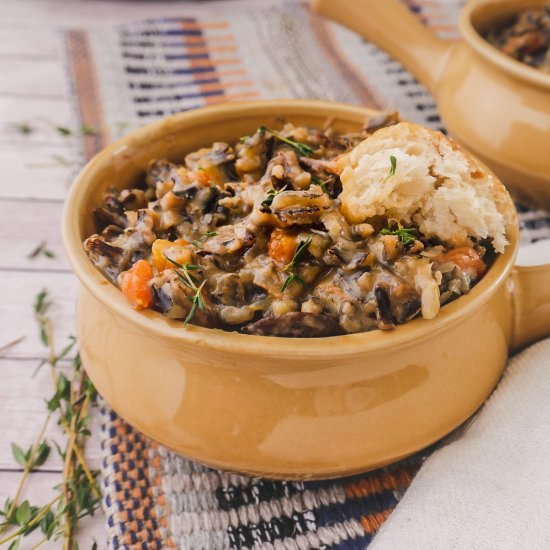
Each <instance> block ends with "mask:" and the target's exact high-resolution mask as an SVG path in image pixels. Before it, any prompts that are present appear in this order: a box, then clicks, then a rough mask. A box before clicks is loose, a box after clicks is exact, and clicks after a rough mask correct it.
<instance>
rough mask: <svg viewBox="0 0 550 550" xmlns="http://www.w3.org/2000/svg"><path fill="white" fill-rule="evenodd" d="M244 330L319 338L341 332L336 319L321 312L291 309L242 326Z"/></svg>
mask: <svg viewBox="0 0 550 550" xmlns="http://www.w3.org/2000/svg"><path fill="white" fill-rule="evenodd" d="M243 330H244V332H246V333H248V334H256V335H258V336H283V337H287V338H320V337H322V336H336V335H338V334H342V329H341V328H340V325H339V324H338V321H336V319H333V318H332V317H329V316H328V315H323V314H321V313H303V312H299V311H292V312H290V313H285V314H283V315H279V316H277V317H267V318H264V319H260V320H259V321H256V322H255V323H251V324H250V325H247V326H246V327H244V329H243Z"/></svg>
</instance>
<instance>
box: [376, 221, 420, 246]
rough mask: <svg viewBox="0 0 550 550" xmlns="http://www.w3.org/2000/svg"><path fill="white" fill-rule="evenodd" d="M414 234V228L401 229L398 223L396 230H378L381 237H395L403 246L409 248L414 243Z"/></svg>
mask: <svg viewBox="0 0 550 550" xmlns="http://www.w3.org/2000/svg"><path fill="white" fill-rule="evenodd" d="M415 233H416V229H415V228H414V227H403V226H402V225H401V223H400V222H399V221H398V222H397V228H396V229H390V228H384V229H382V230H380V234H381V235H396V236H397V237H398V238H399V240H400V241H401V242H402V243H403V244H404V245H405V246H409V245H411V244H413V243H414V241H416V236H415Z"/></svg>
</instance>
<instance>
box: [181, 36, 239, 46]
mask: <svg viewBox="0 0 550 550" xmlns="http://www.w3.org/2000/svg"><path fill="white" fill-rule="evenodd" d="M228 41H229V42H234V41H235V37H234V36H233V35H232V34H214V35H212V36H209V37H208V38H207V37H205V36H186V37H185V38H184V39H183V40H182V42H181V44H182V46H190V45H191V44H195V45H198V44H201V45H202V46H207V45H208V44H210V43H211V42H228Z"/></svg>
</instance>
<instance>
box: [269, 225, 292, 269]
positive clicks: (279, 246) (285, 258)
mask: <svg viewBox="0 0 550 550" xmlns="http://www.w3.org/2000/svg"><path fill="white" fill-rule="evenodd" d="M267 250H268V253H269V257H270V258H271V259H272V260H275V261H276V262H280V263H282V264H285V265H286V264H288V263H290V262H291V261H292V257H293V256H294V252H295V251H296V236H295V235H291V234H289V233H287V232H286V231H284V230H282V229H274V230H273V232H272V233H271V236H270V237H269V243H268V246H267Z"/></svg>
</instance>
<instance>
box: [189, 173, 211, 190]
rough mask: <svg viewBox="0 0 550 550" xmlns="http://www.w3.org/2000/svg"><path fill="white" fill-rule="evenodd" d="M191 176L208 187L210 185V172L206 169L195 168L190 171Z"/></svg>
mask: <svg viewBox="0 0 550 550" xmlns="http://www.w3.org/2000/svg"><path fill="white" fill-rule="evenodd" d="M189 176H190V177H191V179H194V180H195V181H196V182H197V183H198V184H199V185H202V186H203V187H208V185H209V181H210V180H209V179H208V174H207V173H206V172H205V171H204V170H195V171H191V172H189Z"/></svg>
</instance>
